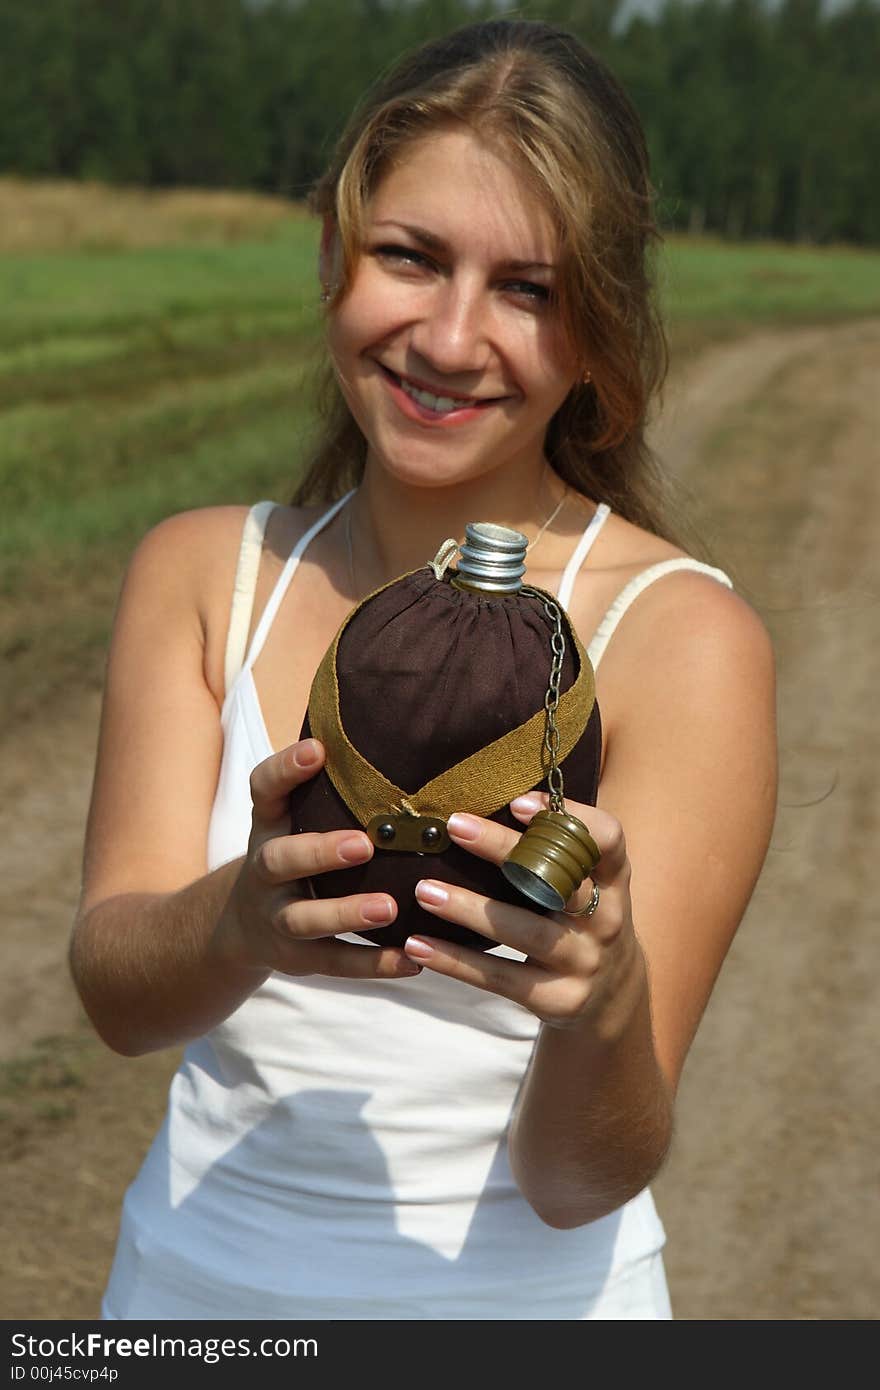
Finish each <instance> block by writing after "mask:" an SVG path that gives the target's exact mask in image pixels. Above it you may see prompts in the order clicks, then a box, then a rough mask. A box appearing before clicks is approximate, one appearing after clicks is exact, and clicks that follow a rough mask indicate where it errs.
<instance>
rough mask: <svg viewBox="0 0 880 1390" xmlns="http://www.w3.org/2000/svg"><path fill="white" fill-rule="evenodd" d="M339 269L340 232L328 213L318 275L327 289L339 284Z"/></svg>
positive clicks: (323, 226) (334, 219) (323, 227)
mask: <svg viewBox="0 0 880 1390" xmlns="http://www.w3.org/2000/svg"><path fill="white" fill-rule="evenodd" d="M339 269H340V246H339V231H338V229H337V226H336V218H335V217H333V216H332V215H331V214H330V213H329V212H328V213H326V214H325V215H324V220H323V222H322V224H321V249H320V252H319V254H318V274H319V276H320V278H321V284H322V285H323V286H324V287H325V288H327V287H329V286H331V285H335V284H337V283H338V280H339Z"/></svg>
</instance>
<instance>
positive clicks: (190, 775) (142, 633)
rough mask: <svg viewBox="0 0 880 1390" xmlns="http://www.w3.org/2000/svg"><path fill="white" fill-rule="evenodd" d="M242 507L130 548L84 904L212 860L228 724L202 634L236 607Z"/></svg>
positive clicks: (174, 526) (196, 871)
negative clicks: (211, 834) (211, 832)
mask: <svg viewBox="0 0 880 1390" xmlns="http://www.w3.org/2000/svg"><path fill="white" fill-rule="evenodd" d="M242 517H243V509H241V508H212V509H207V510H205V511H199V512H185V513H182V514H180V515H178V516H173V517H170V518H169V519H168V520H167V521H163V522H161V523H160V524H159V525H158V526H156V527H155V528H154V529H153V530H151V531H150V532H149V533H148V534H147V535H146V537H145V538H144V540H143V541H142V542H141V544H140V545H139V546H138V548H137V550H136V551H135V553H134V555H133V557H132V560H131V563H130V565H129V568H128V571H127V573H126V576H125V580H124V583H123V586H122V592H121V595H120V599H119V604H118V607H117V612H116V618H115V622H114V626H113V634H112V638H111V642H110V651H109V657H108V665H107V676H106V683H105V690H104V704H103V709H102V716H101V731H100V737H99V742H98V756H97V762H96V767H95V778H94V785H93V789H92V802H91V807H90V811H89V820H88V826H87V831H86V846H85V859H84V877H83V898H82V904H81V906H82V909H83V910H85V909H87V908H88V907H90V906H92V905H93V904H94V903H96V902H98V901H100V900H102V899H103V898H106V897H109V896H111V895H112V894H115V893H121V892H138V891H141V892H146V891H154V892H170V891H173V890H175V889H177V888H180V887H182V886H183V885H184V884H185V883H189V882H191V881H192V880H193V879H195V878H197V877H199V876H200V875H201V874H203V873H204V872H205V871H206V869H207V863H206V843H207V828H208V820H209V817H210V811H211V805H212V802H213V796H214V790H215V787H216V781H217V774H218V769H219V765H220V757H221V752H222V733H221V727H220V710H219V708H218V703H217V699H216V697H215V694H214V692H213V691H212V689H211V686H210V684H209V681H208V679H207V677H206V662H205V652H206V639H207V632H208V627H209V625H210V624H211V623H212V622H214V623H215V625H216V623H217V622H219V621H220V618H219V615H220V613H221V612H222V611H223V608H224V606H225V608H226V611H227V614H228V603H229V597H230V595H231V591H232V583H233V576H234V568H235V558H236V553H237V549H236V541H235V539H234V538H235V537H238V536H240V532H241V521H242ZM227 571H228V573H227ZM215 635H216V634H215Z"/></svg>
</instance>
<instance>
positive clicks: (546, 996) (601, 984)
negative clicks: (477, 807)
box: [404, 793, 641, 1028]
mask: <svg viewBox="0 0 880 1390" xmlns="http://www.w3.org/2000/svg"><path fill="white" fill-rule="evenodd" d="M547 803H548V798H547V796H546V795H545V794H540V793H530V794H529V795H528V796H525V797H518V798H517V799H516V800H515V801H512V802H511V803H510V804H511V810H512V812H513V814H514V815H515V816H516V817H517V819H518V820H521V821H522V822H523V824H524V825H526V824H528V822H529V821H530V820H531V818H532V816H533V815H534V814H535V813H536V811H539V810H545V809H546V807H547ZM566 810H568V811H569V812H570V813H571V814H572V815H574V816H577V817H578V819H580V820H582V821H584V822H585V823H586V824H587V825H588V826H589V829H590V833H591V835H592V836H593V838H594V840H595V841H596V844H597V845H598V847H599V849H600V851H601V858H600V860H599V863H598V864H597V865H596V867H595V868H594V869H593V871H592V874H591V876H590V878H586V879H585V880H584V882H583V883H582V884H581V886H580V888H579V889H578V891H577V893H576V894H575V895H574V896H573V897H572V898H570V899H569V900H568V902H567V903H566V905H565V908H564V909H563V910H562V911H560V912H553V913H548V914H546V915H543V914H539V913H537V912H533V911H532V910H531V909H530V908H529V907H527V906H526V901H525V899H523V906H522V907H517V906H514V905H512V904H509V903H501V902H497V901H495V900H494V899H492V898H486V897H482V896H481V895H480V894H479V893H473V892H470V891H469V890H468V889H465V888H459V887H456V885H454V884H451V883H442V882H440V881H439V880H437V879H423V880H422V881H421V882H420V883H419V884H418V885H417V887H416V897H417V899H418V901H419V903H420V904H421V906H422V907H423V908H424V909H425V910H426V911H427V912H432V913H434V914H435V916H437V917H442V918H444V919H445V920H446V921H449V922H455V923H457V924H458V925H459V926H463V927H469V928H471V929H472V930H473V931H477V932H479V933H480V934H481V935H482V936H486V937H489V938H490V939H491V940H492V941H494V942H497V943H498V944H499V945H505V946H510V947H512V948H513V949H514V950H517V951H521V952H522V953H523V954H524V955H525V956H526V957H527V959H526V960H525V961H512V960H507V959H505V958H504V957H501V956H495V955H486V954H485V953H482V952H480V951H473V950H469V949H468V948H467V947H464V946H458V945H455V944H453V943H452V942H449V941H443V940H440V939H438V938H435V937H428V936H422V935H419V936H411V937H409V938H408V939H407V941H406V943H405V946H404V950H405V951H406V954H407V955H408V956H409V957H410V959H411V960H413V961H417V962H418V964H419V965H422V966H424V967H425V968H426V969H428V970H435V971H437V972H438V974H441V975H449V976H451V977H452V978H454V979H457V980H462V981H463V982H465V983H466V984H470V985H476V987H477V988H478V989H485V990H488V991H489V992H490V993H492V994H500V995H504V996H505V997H506V998H508V999H512V1000H513V1001H514V1002H515V1003H518V1004H521V1005H523V1007H524V1008H526V1009H529V1010H530V1011H531V1012H532V1013H533V1014H535V1015H536V1016H537V1017H538V1018H539V1019H541V1020H542V1022H544V1023H547V1024H549V1025H551V1026H553V1027H556V1028H571V1027H577V1026H589V1025H590V1023H591V1021H596V1020H598V1018H599V1017H600V1016H601V1015H602V1014H603V1012H604V1011H605V1009H606V1007H607V1006H612V1005H613V1004H614V1003H615V1002H616V1001H618V1000H619V998H620V996H624V997H628V995H629V993H630V990H629V989H628V988H627V986H628V985H631V983H632V980H633V976H634V972H635V973H639V966H640V964H641V961H640V950H639V946H638V942H637V940H636V936H635V932H634V930H633V923H632V905H631V902H630V890H629V886H630V863H629V859H628V858H627V853H626V842H625V839H624V835H623V829H622V827H621V825H620V822H619V821H617V820H615V818H614V817H613V816H611V815H609V814H608V812H607V811H601V810H598V809H597V808H596V807H594V806H581V805H578V804H577V803H576V802H567V803H566ZM448 829H449V834H450V838H451V839H452V840H453V841H454V842H455V844H457V845H460V846H461V847H462V848H463V849H467V850H469V851H470V852H471V853H472V854H476V855H478V856H479V857H480V858H481V859H489V860H492V862H493V863H496V864H498V865H499V866H500V865H501V863H502V862H503V860H504V859H505V858H506V857H507V855H508V854H509V853H510V851H511V849H512V848H513V846H514V845H515V843H516V841H517V839H518V835H517V833H516V831H514V830H509V829H507V827H506V826H503V825H498V824H497V822H495V821H491V820H484V819H482V818H481V817H479V816H472V815H463V814H457V815H455V816H453V817H450V821H449V825H448ZM499 871H500V870H499ZM593 884H595V885H596V887H597V888H598V889H599V901H598V904H597V906H596V908H595V910H594V911H593V913H592V914H591V915H590V916H589V917H587V916H585V909H586V908H587V907H588V906H589V904H590V900H591V897H592V895H593ZM620 1002H622V1000H620ZM613 1011H614V1010H613V1009H612V1012H613Z"/></svg>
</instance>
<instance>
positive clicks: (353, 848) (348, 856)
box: [336, 835, 373, 864]
mask: <svg viewBox="0 0 880 1390" xmlns="http://www.w3.org/2000/svg"><path fill="white" fill-rule="evenodd" d="M372 848H373V846H372V845H371V844H370V841H369V840H368V839H367V837H366V835H352V836H351V838H350V839H348V840H343V841H342V843H341V844H339V845H337V846H336V853H337V854H338V855H339V858H340V859H341V860H342V862H343V863H344V864H362V863H363V861H364V860H365V859H369V857H370V850H371V849H372Z"/></svg>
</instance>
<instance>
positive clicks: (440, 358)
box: [410, 275, 491, 376]
mask: <svg viewBox="0 0 880 1390" xmlns="http://www.w3.org/2000/svg"><path fill="white" fill-rule="evenodd" d="M488 321H489V306H488V304H487V302H486V298H485V296H484V294H483V292H482V289H481V287H480V285H479V284H478V283H476V282H474V281H470V280H466V279H464V278H463V277H462V278H458V277H456V276H455V275H451V276H449V278H448V279H443V280H440V281H439V282H438V283H437V284H436V285H435V286H434V288H433V291H432V293H431V295H430V296H429V297H428V301H427V303H426V304H425V306H424V311H423V313H422V314H421V316H420V317H419V319H418V322H417V323H416V324H414V326H413V331H412V334H411V337H410V344H411V346H412V348H413V351H414V352H416V353H417V354H418V355H419V357H421V358H422V359H423V360H424V361H425V362H426V363H427V364H428V365H429V366H430V367H431V368H433V370H434V371H435V372H438V373H439V372H442V373H444V374H445V375H448V376H449V375H453V374H454V373H458V374H460V375H461V374H464V373H469V372H480V371H483V370H484V369H485V367H486V365H487V364H488V361H489V357H490V353H491V349H490V344H489V336H488Z"/></svg>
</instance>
